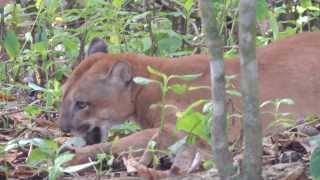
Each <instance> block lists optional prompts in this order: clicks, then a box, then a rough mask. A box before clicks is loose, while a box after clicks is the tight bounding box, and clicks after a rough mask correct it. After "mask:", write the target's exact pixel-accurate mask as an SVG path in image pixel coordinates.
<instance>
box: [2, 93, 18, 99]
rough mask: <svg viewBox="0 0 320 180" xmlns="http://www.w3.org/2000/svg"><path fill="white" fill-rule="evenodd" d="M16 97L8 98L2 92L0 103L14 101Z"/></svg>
mask: <svg viewBox="0 0 320 180" xmlns="http://www.w3.org/2000/svg"><path fill="white" fill-rule="evenodd" d="M14 100H16V97H14V96H7V95H5V94H4V93H2V92H0V101H14Z"/></svg>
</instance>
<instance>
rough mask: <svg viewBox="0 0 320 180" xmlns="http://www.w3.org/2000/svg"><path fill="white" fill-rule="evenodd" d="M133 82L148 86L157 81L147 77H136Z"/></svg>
mask: <svg viewBox="0 0 320 180" xmlns="http://www.w3.org/2000/svg"><path fill="white" fill-rule="evenodd" d="M133 82H135V83H136V84H140V85H148V84H150V83H155V82H156V81H155V80H153V79H149V78H145V77H134V78H133Z"/></svg>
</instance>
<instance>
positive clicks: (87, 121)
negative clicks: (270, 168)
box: [59, 32, 320, 152]
mask: <svg viewBox="0 0 320 180" xmlns="http://www.w3.org/2000/svg"><path fill="white" fill-rule="evenodd" d="M95 41H96V42H98V41H97V40H95ZM99 44H100V45H99ZM99 44H98V45H96V44H94V43H91V45H94V46H95V48H97V49H100V51H103V52H106V50H104V49H103V48H101V47H99V46H104V47H107V46H106V45H105V44H104V43H101V41H100V42H99ZM90 49H91V51H92V52H95V53H93V54H90V55H89V56H88V57H87V58H86V59H85V60H84V61H82V62H81V63H80V65H79V66H78V67H77V68H76V69H75V70H74V71H73V73H72V74H71V76H70V77H69V79H68V80H67V82H66V83H65V84H64V88H63V97H62V103H61V111H60V112H61V114H60V120H59V124H60V127H61V129H62V130H63V131H65V132H71V133H72V134H74V135H78V136H82V137H84V139H85V140H86V142H87V144H95V143H99V142H101V141H102V140H103V139H104V138H105V137H106V134H107V132H108V129H109V128H110V127H111V126H113V125H116V124H120V123H123V122H124V121H126V120H127V119H129V118H130V117H133V118H134V119H135V120H136V121H137V122H138V123H139V124H140V125H141V127H142V128H143V129H144V130H142V131H140V132H137V133H135V134H132V135H130V136H127V137H125V138H123V139H120V140H119V143H118V144H116V146H114V147H113V151H112V152H117V151H118V152H120V151H121V150H123V149H125V148H128V147H130V146H134V147H138V146H145V145H146V144H147V142H148V140H149V139H150V137H151V136H153V135H154V134H155V133H156V132H157V128H158V127H159V124H160V114H159V109H154V108H153V109H150V108H149V107H150V105H152V104H156V103H158V102H159V101H160V99H161V93H160V89H159V87H158V86H156V85H152V84H150V85H147V86H142V85H137V84H135V83H134V82H133V78H134V77H135V76H142V77H148V78H151V79H152V78H157V77H156V76H153V75H151V74H150V73H148V71H147V66H152V67H154V68H156V69H158V70H160V71H161V72H164V73H166V74H193V73H202V76H201V77H200V78H198V79H196V80H193V81H188V82H186V81H183V83H189V84H190V85H200V86H203V85H205V86H208V85H209V83H210V71H209V62H208V57H207V56H206V55H192V56H186V57H180V58H173V59H166V58H157V57H150V56H145V55H137V54H130V53H122V54H109V53H101V52H97V51H96V50H95V49H92V48H90ZM257 60H258V67H259V98H260V102H263V101H266V100H270V99H275V98H285V97H288V98H291V99H293V100H294V101H295V105H294V106H287V107H283V109H281V111H283V112H290V113H292V114H293V115H294V117H296V118H298V117H303V116H306V115H309V114H318V113H319V112H320V102H319V99H320V74H319V73H317V72H318V70H319V69H320V32H312V33H311V32H306V33H300V34H297V35H295V36H292V37H289V38H285V39H282V40H279V41H276V42H274V43H271V44H270V45H268V46H267V47H265V48H261V49H258V50H257ZM225 63H226V74H228V75H232V74H235V75H239V71H240V70H239V69H240V68H239V64H240V63H239V58H237V57H236V58H233V59H228V60H226V61H225ZM177 82H179V81H177ZM177 82H173V83H177ZM236 85H237V86H238V83H236ZM201 98H210V92H209V90H206V89H202V90H197V91H190V92H187V93H185V94H183V95H176V94H173V93H169V94H168V96H167V99H168V104H174V105H176V106H177V107H178V108H179V109H180V110H183V109H184V108H186V107H187V106H188V105H189V104H190V103H192V102H194V101H195V100H197V99H201ZM234 103H235V104H236V105H237V106H238V105H240V103H239V102H238V100H235V101H234ZM261 111H263V109H262V110H261ZM260 119H261V121H262V124H263V129H264V131H265V133H267V129H266V125H267V124H268V123H269V122H270V121H271V120H272V118H271V117H270V116H266V115H261V118H260ZM175 120H176V116H175V112H174V111H173V110H172V109H170V112H168V113H167V116H166V126H165V130H166V131H168V132H173V131H174V128H175ZM239 124H240V123H239V122H236V123H235V124H232V125H231V126H232V127H230V128H231V129H232V130H230V136H231V137H236V136H239V134H240V125H239ZM167 136H168V137H166V138H164V141H165V142H164V144H165V145H164V146H168V145H169V144H170V143H173V142H174V141H175V139H174V137H176V136H174V135H170V133H168V134H167ZM179 136H180V134H178V135H177V137H179Z"/></svg>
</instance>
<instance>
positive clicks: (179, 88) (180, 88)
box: [169, 84, 188, 94]
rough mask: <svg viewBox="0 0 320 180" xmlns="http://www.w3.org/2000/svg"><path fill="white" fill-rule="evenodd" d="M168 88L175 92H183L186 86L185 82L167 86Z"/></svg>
mask: <svg viewBox="0 0 320 180" xmlns="http://www.w3.org/2000/svg"><path fill="white" fill-rule="evenodd" d="M169 89H170V90H172V91H173V92H175V93H176V94H183V93H185V92H186V91H187V89H188V86H187V85H186V84H173V85H171V86H169Z"/></svg>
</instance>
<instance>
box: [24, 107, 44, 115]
mask: <svg viewBox="0 0 320 180" xmlns="http://www.w3.org/2000/svg"><path fill="white" fill-rule="evenodd" d="M24 112H26V113H27V114H28V115H29V116H30V117H33V116H37V115H39V114H40V113H41V112H42V110H41V109H40V108H39V107H38V106H35V105H28V106H26V107H25V108H24Z"/></svg>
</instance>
